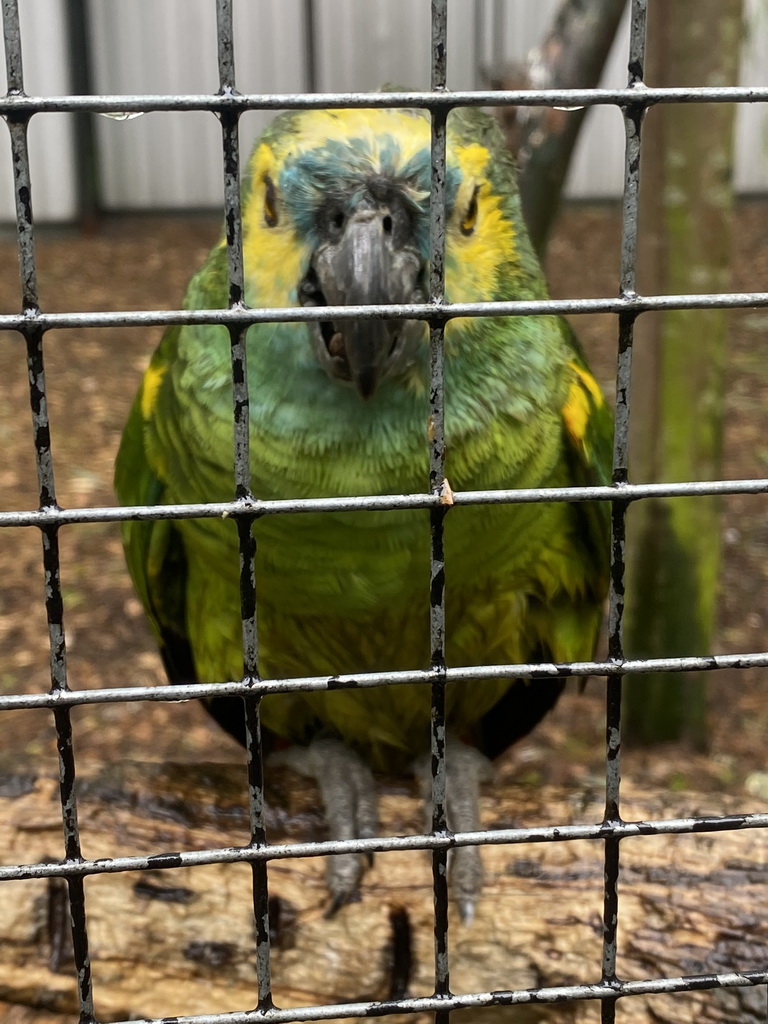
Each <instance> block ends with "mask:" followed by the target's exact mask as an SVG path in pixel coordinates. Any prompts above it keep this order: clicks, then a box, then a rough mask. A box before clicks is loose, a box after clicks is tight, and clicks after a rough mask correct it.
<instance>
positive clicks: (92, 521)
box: [0, 0, 768, 1024]
mask: <svg viewBox="0 0 768 1024" xmlns="http://www.w3.org/2000/svg"><path fill="white" fill-rule="evenodd" d="M216 13H217V28H218V33H217V35H218V67H219V80H220V88H219V91H218V92H217V93H215V94H211V95H173V96H146V95H137V96H119V97H114V96H101V95H85V96H72V95H69V96H62V97H56V98H36V97H32V96H28V95H27V94H26V93H25V91H24V77H23V71H22V62H21V39H20V30H19V18H18V10H17V2H16V0H3V17H4V22H3V31H4V40H5V52H6V66H7V78H8V90H7V94H6V96H5V97H4V98H3V99H2V101H0V112H1V113H2V114H3V117H4V118H5V121H6V123H7V125H8V129H9V133H10V138H11V145H12V155H13V167H14V186H15V197H16V215H17V229H18V251H19V259H20V266H21V312H20V313H18V314H6V315H3V316H0V328H2V329H4V330H7V331H13V332H16V333H17V334H18V335H20V336H21V337H22V338H23V339H24V343H25V345H26V353H27V367H28V374H29V393H30V401H31V406H32V414H33V436H34V448H35V459H36V467H37V475H38V485H39V506H38V507H37V508H35V509H28V510H22V509H20V510H14V511H3V512H0V526H2V527H19V528H27V529H29V528H32V529H35V530H39V531H40V534H41V537H42V543H43V571H44V577H45V608H46V615H47V623H48V635H49V642H50V667H51V689H50V692H48V693H26V694H15V693H11V694H2V695H0V711H6V710H13V709H16V710H19V709H43V710H47V711H50V712H52V715H53V718H54V721H55V728H56V742H57V747H58V756H59V776H60V802H61V815H62V821H63V826H64V851H63V856H62V857H61V858H58V857H52V858H51V859H49V860H48V861H46V862H41V863H11V864H5V865H3V866H2V867H0V882H3V883H5V882H11V881H14V880H15V881H22V880H42V879H45V880H48V881H49V882H51V883H57V884H60V882H59V881H57V880H63V881H64V882H65V883H66V900H65V904H64V906H65V907H66V912H67V913H68V915H69V917H70V919H71V933H72V939H73V965H72V972H73V974H74V976H75V977H76V979H77V991H78V999H79V1009H80V1015H81V1020H82V1021H94V1020H97V1019H98V1015H97V1010H98V986H99V979H98V977H96V978H95V979H92V976H91V961H90V956H89V933H88V914H87V910H88V904H87V900H86V884H85V883H86V880H87V879H91V878H94V877H97V876H108V875H112V874H115V873H122V872H137V871H145V870H152V871H169V870H170V869H174V868H181V867H188V868H195V867H201V866H205V865H212V864H233V863H238V864H245V865H248V866H249V867H250V869H251V871H252V879H253V882H252V892H253V922H254V928H255V953H254V956H255V964H256V976H257V987H256V991H255V992H254V1004H255V1006H256V1008H255V1009H251V1010H249V1009H247V1008H245V1007H244V1008H242V1010H240V1011H237V1012H231V1011H229V1012H220V1013H209V1014H206V1015H205V1016H196V1017H191V1018H186V1017H185V1018H183V1019H184V1020H189V1021H198V1022H200V1024H203V1022H205V1024H217V1022H222V1024H224V1022H230V1024H235V1022H240V1021H242V1022H245V1021H251V1020H253V1021H255V1020H260V1019H269V1020H273V1021H275V1022H278V1021H290V1020H330V1019H345V1018H352V1017H364V1016H385V1015H391V1014H395V1013H397V1014H416V1013H434V1014H436V1015H437V1017H438V1019H441V1020H442V1019H447V1017H448V1015H449V1014H450V1013H451V1011H456V1010H471V1011H474V1012H476V1013H478V1012H480V1011H483V1010H485V1009H488V1008H495V1007H501V1006H517V1005H522V1004H546V1003H570V1002H574V1001H576V1002H579V1001H581V1002H584V1001H587V1002H589V1001H593V1002H594V1003H595V1004H599V1006H600V1011H599V1012H600V1013H601V1019H602V1020H603V1021H613V1020H615V1019H617V1018H618V1019H620V1010H619V1009H617V1007H618V1006H619V1005H620V1004H619V1000H624V999H629V997H633V996H639V995H649V994H655V993H657V994H661V993H684V992H690V991H694V990H700V989H717V988H729V987H754V986H762V985H766V984H768V969H761V970H753V969H749V970H746V969H745V970H738V971H728V972H721V973H717V972H709V973H706V974H697V975H691V976H688V977H680V976H667V975H665V974H664V972H663V971H659V972H657V973H653V974H651V975H649V976H648V977H647V978H645V979H643V980H632V981H623V980H621V978H620V977H619V972H618V962H617V958H618V940H617V929H618V928H619V926H620V921H621V913H620V912H621V901H620V899H619V878H620V871H621V866H622V855H621V842H622V840H624V839H627V838H630V837H637V836H675V835H681V834H691V833H718V832H726V831H732V830H745V829H763V828H766V827H767V826H768V813H738V814H729V815H722V814H720V815H706V816H694V815H692V814H691V815H686V816H685V817H676V818H669V819H666V820H650V821H642V822H638V821H625V820H624V819H623V818H622V816H621V814H620V800H621V772H620V727H621V688H622V679H623V677H624V676H625V675H627V674H630V673H658V672H685V671H694V670H698V671H708V672H709V671H717V670H721V669H743V668H747V667H754V668H764V667H766V666H768V652H758V653H754V654H738V655H720V656H707V657H682V658H680V657H678V658H663V659H662V658H656V659H650V660H649V659H642V660H640V659H628V658H627V657H626V656H625V652H624V645H623V640H622V622H623V610H624V587H625V583H624V576H625V522H626V515H627V510H628V508H629V505H630V503H631V502H636V501H641V500H645V499H649V498H653V497H687V496H697V495H699V496H702V495H718V494H722V495H724V494H754V495H757V494H763V493H765V492H766V491H768V480H766V479H750V480H736V481H733V480H727V481H726V480H718V481H707V482H704V481H687V482H681V483H669V484H666V483H665V484H636V483H631V482H630V481H629V478H628V465H627V459H628V432H629V419H630V404H631V402H630V377H631V360H632V347H633V333H634V326H635V322H636V320H637V318H638V317H639V316H640V315H641V314H643V313H646V312H650V311H665V310H675V309H700V310H704V309H711V308H728V309H741V308H748V307H764V306H766V305H768V294H766V293H764V292H751V293H744V292H740V293H728V294H700V295H656V296H645V295H639V294H638V293H637V290H636V257H637V243H638V216H637V212H638V185H639V175H640V166H641V139H642V124H643V115H644V113H645V111H646V110H648V108H649V107H650V106H651V105H655V104H668V103H687V104H690V103H702V102H707V103H723V102H732V103H747V102H756V101H761V102H765V101H766V100H768V89H766V88H764V89H755V88H751V89H743V88H724V87H717V88H709V87H706V88H705V87H700V88H667V89H657V88H648V87H646V86H645V85H644V82H643V68H644V65H645V28H646V0H632V4H631V33H630V44H629V53H628V55H627V64H628V67H629V69H630V75H629V81H628V85H627V87H626V88H624V89H618V90H606V89H593V90H516V91H509V90H507V91H481V90H475V91H469V92H449V91H448V90H447V88H446V85H447V83H446V58H447V34H446V33H447V29H446V25H447V16H448V3H447V0H432V47H431V53H432V67H431V88H430V89H429V90H428V91H424V92H406V91H399V92H391V93H297V94H291V95H284V94H260V95H250V94H243V93H240V92H238V90H237V79H236V76H235V68H234V59H233V38H234V31H235V29H234V26H233V17H232V8H231V3H230V2H229V0H217V4H216ZM505 104H515V105H519V106H533V105H537V106H545V107H576V106H594V105H612V106H614V107H617V108H618V109H619V110H620V111H621V115H622V118H623V124H624V130H625V138H626V150H625V174H624V191H623V201H622V239H621V268H620V279H619V290H618V297H615V298H598V299H560V300H546V301H544V300H540V301H525V302H521V301H508V302H484V303H446V302H445V300H444V280H445V266H444V253H445V196H446V123H447V117H448V113H449V111H451V110H452V109H454V108H456V107H462V106H482V107H498V106H502V105H505ZM343 107H344V108H346V107H356V108H383V107H405V108H418V109H422V110H427V111H429V114H430V118H431V157H432V159H431V167H432V170H431V175H432V177H431V192H430V259H429V294H428V296H427V299H426V301H425V302H424V303H423V304H413V305H410V304H409V305H396V306H393V305H389V304H388V305H365V306H338V307H324V308H322V309H317V308H289V309H253V308H249V307H247V306H246V305H245V304H244V302H243V297H244V266H243V239H242V211H241V194H240V181H241V160H240V151H239V148H240V147H239V139H238V131H239V122H240V119H241V117H242V115H243V114H244V113H245V112H247V111H253V110H278V109H283V108H292V109H299V110H314V109H326V108H343ZM190 110H195V111H199V110H203V111H209V112H214V113H215V114H216V115H217V117H218V119H219V121H220V124H221V136H222V159H223V169H224V171H223V173H224V198H223V208H224V218H225V223H226V224H227V225H228V233H227V238H226V249H227V257H228V287H229V308H228V309H226V310H216V309H202V310H190V309H185V310H179V309H176V310H170V311H164V310H138V311H134V312H97V313H94V312H71V313H63V312H58V313H57V312H46V311H44V310H43V309H41V308H40V301H39V294H38V280H37V264H36V250H35V221H34V218H33V212H32V188H31V181H30V162H29V153H28V141H27V130H28V126H29V124H30V121H31V120H32V118H33V117H35V116H36V115H39V114H41V113H44V112H91V113H92V112H98V113H112V114H118V113H119V114H131V113H140V112H146V111H157V112H167V111H190ZM588 313H605V314H611V315H612V316H614V317H615V318H616V320H617V322H618V361H617V372H616V396H617V398H616V430H615V443H614V457H613V481H612V483H611V484H610V485H609V486H590V487H575V486H574V487H559V488H552V487H548V488H530V489H510V490H501V491H500V490H488V491H472V492H470V491H459V492H457V493H454V494H452V495H451V496H450V499H448V498H447V490H446V488H447V481H446V477H445V426H444V386H443V340H444V331H445V326H446V324H447V323H449V322H450V321H451V320H452V319H455V318H460V317H488V316H494V317H498V316H516V317H524V316H531V315H540V314H557V315H565V314H568V315H573V316H579V315H584V314H588ZM328 318H333V320H334V322H335V321H338V322H342V321H344V320H352V319H354V320H364V319H369V320H373V319H387V318H388V319H392V318H401V319H402V318H407V319H412V320H419V321H423V322H425V323H426V324H427V325H428V327H429V339H430V382H429V394H430V408H429V416H430V423H431V425H432V429H431V433H430V439H429V486H428V487H427V488H425V490H424V492H423V493H414V494H407V495H401V494H385V495H376V496H359V497H354V498H306V499H290V500H262V499H260V498H259V497H258V496H256V495H254V494H253V493H252V489H251V481H250V456H249V450H250V443H251V440H250V437H249V388H248V382H247V381H248V378H247V360H246V346H245V336H246V332H247V331H248V329H249V327H251V326H252V325H254V324H259V323H281V322H302V323H310V322H319V321H320V320H321V319H328ZM192 324H199V325H203V324H218V325H223V326H225V327H226V328H227V330H228V332H229V335H230V340H231V353H232V381H233V431H234V451H235V459H234V462H235V476H236V479H235V482H234V493H233V497H232V500H231V501H228V502H223V503H222V502H218V503H205V504H200V505H155V506H151V507H150V506H142V507H133V508H127V507H86V508H64V507H61V506H60V504H59V502H58V501H57V492H56V488H55V485H54V475H53V468H54V455H55V452H54V450H53V446H52V445H51V438H50V429H49V417H48V411H47V398H48V390H47V384H46V377H45V372H44V366H43V353H44V348H45V347H46V345H47V344H48V339H49V337H51V336H53V337H55V334H56V332H57V331H61V330H63V329H67V328H70V329H71V328H76V329H78V330H81V331H82V332H84V333H87V331H88V330H91V329H94V328H103V327H166V326H169V325H192ZM448 500H450V502H451V503H452V504H453V505H455V506H458V507H461V506H473V505H482V504H491V503H542V502H584V501H594V500H600V501H605V502H610V504H611V509H612V519H611V529H612V545H611V584H610V596H609V612H608V656H607V658H605V659H604V660H600V661H589V662H578V663H568V664H539V663H533V664H518V665H498V666H494V667H493V668H491V669H489V667H488V666H469V667H461V668H458V667H452V666H450V665H448V664H446V661H445V656H444V650H445V641H446V636H445V631H446V624H445V609H446V601H445V586H446V582H445V581H446V578H447V579H448V580H450V572H451V566H450V564H446V562H445V559H444V556H443V524H444V519H445V512H446V507H447V504H448ZM397 509H426V510H429V515H430V537H431V553H430V571H429V584H430V585H429V593H430V594H431V596H432V601H431V605H430V615H429V635H430V647H431V665H430V668H429V669H426V670H424V669H416V668H414V669H412V670H410V671H401V672H396V673H391V672H388V673H385V672H381V673H368V674H364V675H354V676H352V675H346V676H334V677H312V678H304V677H303V678H295V679H289V680H272V679H264V678H261V676H260V674H259V652H258V633H257V621H256V588H257V586H258V580H257V578H256V573H255V569H254V542H253V538H252V530H251V527H252V525H253V523H254V522H255V521H256V520H257V519H261V518H263V517H266V516H274V515H281V516H293V515H311V514H313V513H318V512H328V511H331V512H343V511H377V510H378V511H384V510H387V511H389V510H397ZM220 517H228V518H232V519H233V520H235V521H236V522H237V524H238V532H239V537H240V599H241V613H242V633H243V658H244V665H245V671H244V675H243V678H241V679H238V680H229V681H222V682H217V683H214V684H208V683H194V684H193V683H189V684H186V685H163V686H154V685H153V686H132V687H125V686H104V687H101V688H90V689H79V688H72V687H71V686H70V684H69V681H68V671H67V652H66V647H65V628H64V617H63V596H62V594H63V583H62V579H61V573H60V554H59V537H60V531H61V530H62V528H63V527H69V526H73V525H79V526H86V527H87V526H93V525H96V524H105V523H119V522H122V521H125V520H134V521H149V520H153V521H154V520H163V519H174V520H178V519H184V518H187V519H192V518H195V519H200V518H220ZM489 676H490V677H494V676H495V677H496V678H508V677H516V678H521V679H529V680H536V679H542V678H561V677H570V676H575V677H582V678H583V677H586V676H595V677H598V678H601V679H603V680H605V687H606V712H605V713H606V719H605V721H606V737H607V745H606V759H605V809H604V814H603V818H602V820H601V821H599V822H598V823H596V824H589V825H586V824H563V823H560V822H552V823H551V824H548V825H546V826H537V827H509V828H501V829H494V830H492V831H480V832H474V831H473V832H463V833H452V832H450V830H449V829H448V827H447V821H446V768H445V764H446V738H445V736H446V730H445V714H446V712H445V690H446V686H447V684H449V683H451V682H461V681H464V682H467V681H472V680H475V679H487V678H488V677H489ZM403 683H417V684H419V685H422V686H425V687H428V688H430V690H431V699H432V720H431V721H432V727H431V753H432V767H431V772H432V775H431V807H432V816H431V827H430V828H429V829H428V830H427V831H426V832H425V833H424V834H418V835H408V836H393V835H388V836H384V837H380V838H375V839H354V840H352V839H350V840H344V841H333V842H329V841H325V842H301V843H294V844H292V845H290V846H289V845H282V844H273V843H270V842H269V840H268V837H267V830H266V827H265V817H264V814H265V812H264V795H263V790H264V776H263V767H262V760H263V757H262V741H261V729H260V704H261V699H262V698H263V697H264V696H267V695H269V694H271V693H273V692H288V691H302V692H303V691H324V690H328V689H331V688H333V687H339V686H345V687H378V686H385V685H402V684H403ZM221 695H229V696H237V697H242V698H243V699H244V702H245V706H246V709H247V713H246V714H247V733H248V748H247V766H248V767H247V792H248V800H249V808H250V836H249V840H248V842H247V843H245V844H244V845H241V846H228V847H218V848H207V849H190V850H182V851H180V852H169V851H167V850H163V849H158V850H153V851H152V852H151V853H150V854H148V855H145V856H114V857H109V858H96V859H92V858H89V857H88V856H87V855H85V853H84V848H83V845H82V840H83V838H84V837H83V836H82V835H81V829H80V827H79V825H78V796H77V790H76V785H75V769H76V756H75V752H76V740H77V733H76V729H74V728H73V722H72V712H73V711H74V710H75V709H77V708H79V707H84V706H94V705H111V704H125V703H138V702H179V701H184V700H189V699H191V698H200V697H211V696H221ZM576 840H588V841H590V842H591V843H593V844H601V846H602V849H603V851H604V854H603V856H604V884H603V891H602V902H603V914H602V922H601V935H602V956H601V961H600V963H599V964H592V965H590V967H591V971H592V973H593V974H594V975H595V976H596V977H599V980H597V981H594V982H591V983H587V982H582V983H577V984H568V985H557V986H555V985H541V986H536V987H525V988H503V987H501V986H500V987H499V989H498V990H494V991H483V992H477V991H475V992H470V993H465V994H454V993H453V992H452V990H451V987H450V984H449V970H450V967H451V963H452V957H453V952H452V945H451V941H450V938H451V934H452V932H451V931H450V930H449V913H448V884H447V863H448V856H449V852H450V851H451V850H453V849H456V848H457V847H462V846H475V845H478V846H481V845H490V844H493V845H500V844H504V845H507V846H519V847H523V846H524V845H525V844H531V843H556V844H563V843H572V842H574V841H576ZM405 850H426V851H429V852H430V856H431V859H432V889H433V905H434V986H433V990H432V992H431V994H429V995H426V996H418V997H407V996H402V997H400V998H396V999H391V1000H388V1001H381V1000H362V1001H361V1000H359V1001H356V1002H345V1003H335V1004H332V1005H322V1006H309V1007H300V1008H298V1009H295V1008H294V1009H285V1010H282V1009H278V1008H276V1007H275V1006H274V1005H273V990H272V984H271V974H270V960H271V934H270V924H269V919H270V900H269V895H268V886H267V882H268V866H269V865H271V864H275V863H277V862H279V861H282V860H290V858H295V857H318V856H320V855H326V854H340V853H355V854H364V855H371V854H373V853H374V852H376V853H384V852H387V851H405ZM0 892H1V890H0ZM272 909H274V908H272ZM172 1009H173V1008H172V1007H171V1008H169V1010H171V1011H172ZM176 1019H182V1018H176ZM483 1019H485V1018H483ZM489 1019H490V1018H489ZM145 1024H157V1020H156V1019H154V1018H153V1021H152V1022H149V1021H145Z"/></svg>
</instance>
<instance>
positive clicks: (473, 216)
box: [459, 185, 480, 235]
mask: <svg viewBox="0 0 768 1024" xmlns="http://www.w3.org/2000/svg"><path fill="white" fill-rule="evenodd" d="M479 191H480V186H479V185H475V189H474V191H473V193H472V198H471V199H470V201H469V206H468V207H467V212H466V213H465V214H464V217H463V218H462V221H461V223H460V224H459V230H460V231H461V233H462V235H471V234H472V232H473V231H474V230H475V224H476V223H477V194H478V192H479Z"/></svg>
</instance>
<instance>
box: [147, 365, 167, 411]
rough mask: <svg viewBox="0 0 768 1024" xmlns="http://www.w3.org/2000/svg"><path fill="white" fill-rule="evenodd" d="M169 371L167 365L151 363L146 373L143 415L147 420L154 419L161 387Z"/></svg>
mask: <svg viewBox="0 0 768 1024" xmlns="http://www.w3.org/2000/svg"><path fill="white" fill-rule="evenodd" d="M167 369H168V365H167V364H165V363H156V364H155V363H150V364H149V366H148V367H147V369H146V370H145V372H144V380H143V381H142V384H141V415H142V418H143V419H145V420H149V419H151V418H152V412H153V410H154V408H155V403H156V402H157V396H158V394H159V392H160V385H161V384H162V383H163V378H164V377H165V371H166V370H167Z"/></svg>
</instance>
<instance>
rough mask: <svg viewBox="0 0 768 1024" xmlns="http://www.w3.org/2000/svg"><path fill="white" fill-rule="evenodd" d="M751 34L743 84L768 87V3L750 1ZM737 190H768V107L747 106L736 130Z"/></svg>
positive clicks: (742, 107)
mask: <svg viewBox="0 0 768 1024" xmlns="http://www.w3.org/2000/svg"><path fill="white" fill-rule="evenodd" d="M746 7H747V34H746V39H745V41H744V49H743V53H742V66H741V84H742V85H762V86H766V85H768V4H766V3H765V0H747V4H746ZM736 188H737V189H739V191H741V192H765V191H768V105H766V104H765V103H743V104H741V105H740V106H739V112H738V117H737V128H736Z"/></svg>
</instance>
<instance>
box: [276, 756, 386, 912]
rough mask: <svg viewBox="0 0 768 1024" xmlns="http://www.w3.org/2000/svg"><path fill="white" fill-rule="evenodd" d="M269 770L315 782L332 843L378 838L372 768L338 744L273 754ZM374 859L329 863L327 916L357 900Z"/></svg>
mask: <svg viewBox="0 0 768 1024" xmlns="http://www.w3.org/2000/svg"><path fill="white" fill-rule="evenodd" d="M269 762H270V764H273V765H274V764H277V765H284V766H286V767H289V768H292V769H293V770H294V771H296V772H298V773H299V774H300V775H305V776H307V777H308V778H311V779H314V780H315V781H316V782H317V785H318V788H319V790H320V798H321V800H322V802H323V811H324V814H325V820H326V822H327V824H328V838H329V839H331V840H337V839H369V838H371V837H372V836H375V835H376V831H377V826H378V812H377V807H376V784H375V782H374V778H373V773H372V772H371V770H370V768H369V767H368V766H367V765H366V764H365V763H364V762H363V761H362V760H361V759H360V757H358V755H357V754H356V753H355V752H354V751H352V750H350V749H349V748H348V747H345V746H344V744H343V743H341V741H339V740H335V739H316V740H313V741H312V742H311V743H310V744H309V746H306V747H302V746H294V747H289V748H288V749H287V750H281V751H279V752H277V753H275V754H272V755H271V756H270V758H269ZM372 864H373V856H372V854H365V855H359V854H356V853H339V854H334V855H333V856H331V857H328V859H327V862H326V869H325V877H326V885H327V887H328V893H329V895H330V898H331V901H330V904H329V907H328V911H327V914H326V916H327V917H332V916H333V915H334V914H335V913H336V912H337V911H338V910H339V909H340V908H341V907H343V906H345V905H346V904H347V903H351V902H353V901H354V900H355V899H357V898H358V886H359V883H360V879H361V878H362V876H363V873H364V870H365V868H367V867H370V866H371V865H372Z"/></svg>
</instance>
